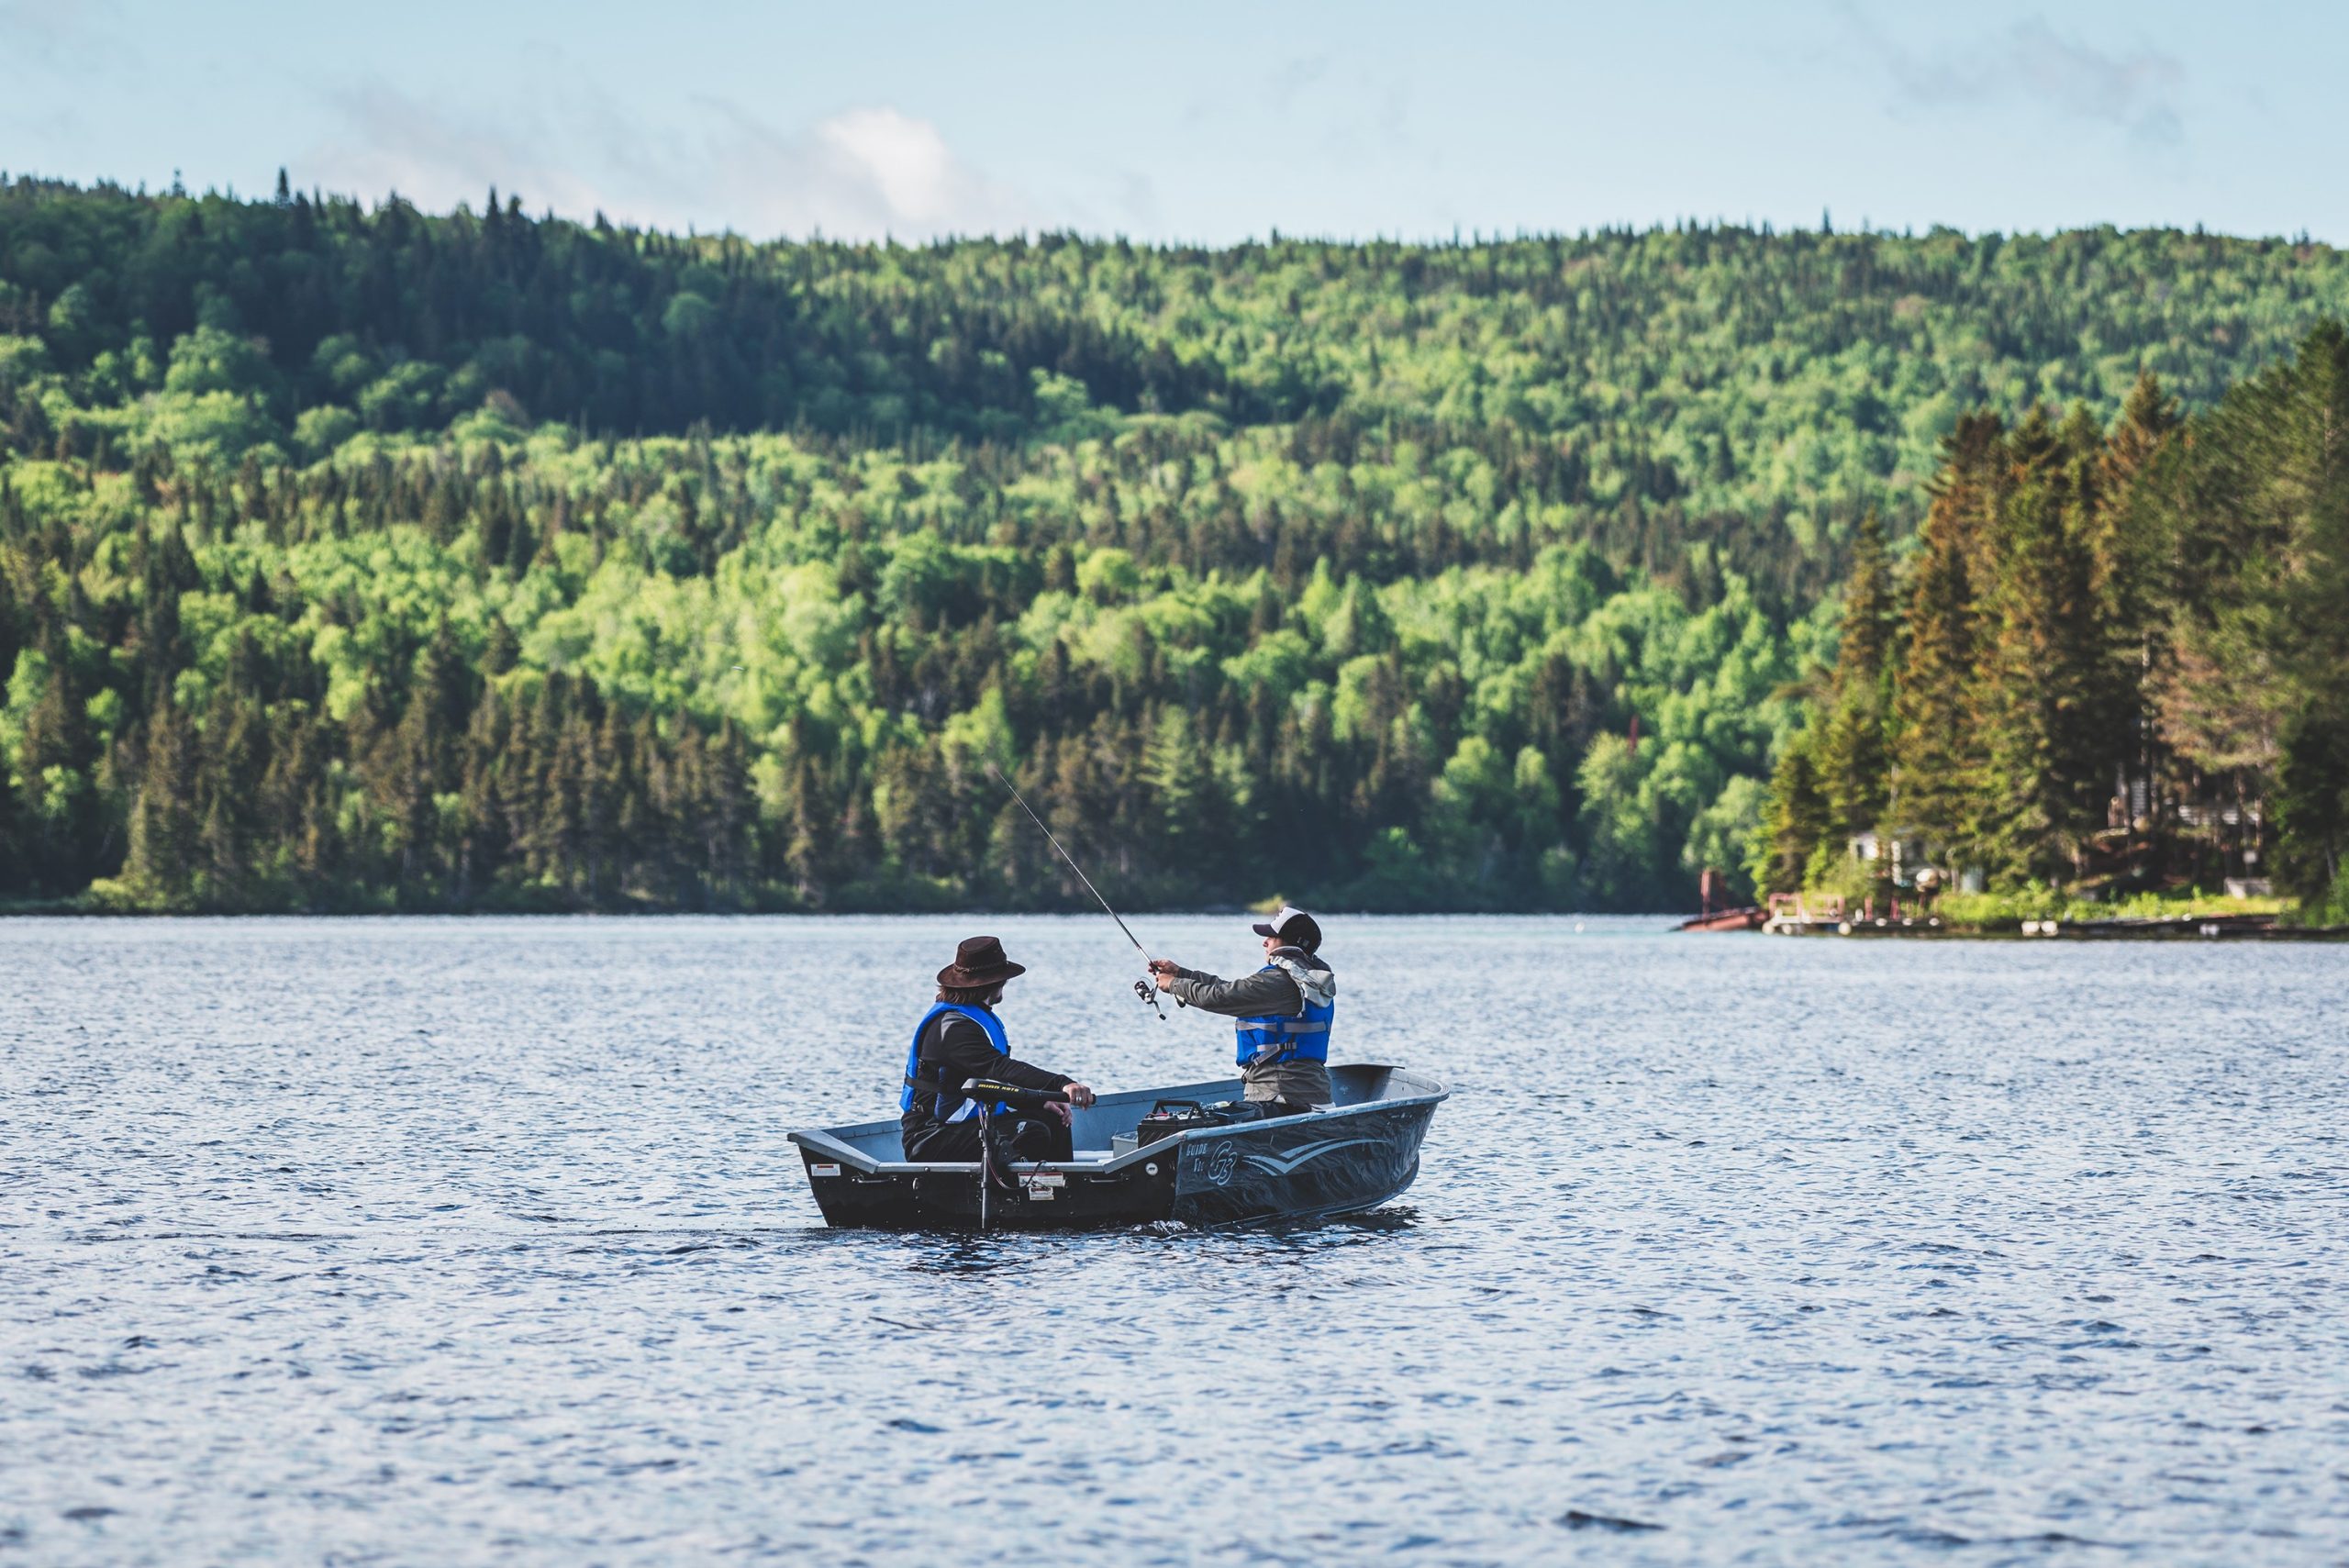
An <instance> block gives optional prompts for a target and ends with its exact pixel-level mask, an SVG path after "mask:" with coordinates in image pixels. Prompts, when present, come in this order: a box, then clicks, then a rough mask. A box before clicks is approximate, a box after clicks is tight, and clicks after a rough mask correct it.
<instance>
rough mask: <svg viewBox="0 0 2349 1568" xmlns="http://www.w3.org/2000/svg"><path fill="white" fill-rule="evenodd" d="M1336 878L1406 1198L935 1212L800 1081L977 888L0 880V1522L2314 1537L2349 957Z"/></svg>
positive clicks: (1683, 1557) (1043, 1535)
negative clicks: (172, 887)
mask: <svg viewBox="0 0 2349 1568" xmlns="http://www.w3.org/2000/svg"><path fill="white" fill-rule="evenodd" d="M1330 924H1331V932H1332V935H1331V940H1330V954H1331V957H1332V959H1333V961H1334V962H1335V963H1336V965H1337V968H1338V970H1339V973H1340V975H1341V986H1342V995H1343V998H1344V1000H1343V1004H1342V1006H1341V1013H1340V1019H1339V1026H1338V1036H1337V1041H1338V1046H1337V1055H1338V1056H1339V1057H1340V1058H1341V1059H1348V1060H1387V1061H1400V1062H1408V1063H1410V1064H1412V1065H1415V1066H1419V1067H1421V1068H1425V1069H1428V1070H1430V1071H1432V1072H1434V1073H1438V1074H1439V1075H1441V1076H1443V1077H1445V1078H1447V1079H1449V1080H1450V1081H1451V1082H1452V1083H1453V1085H1454V1087H1455V1088H1456V1090H1457V1091H1458V1093H1457V1095H1456V1096H1455V1097H1454V1098H1453V1100H1452V1101H1451V1102H1450V1103H1449V1104H1447V1105H1446V1106H1443V1107H1442V1110H1441V1111H1440V1112H1439V1113H1438V1115H1437V1118H1436V1121H1435V1125H1434V1128H1433V1129H1432V1131H1431V1135H1430V1139H1429V1143H1428V1147H1427V1151H1426V1159H1425V1163H1424V1166H1423V1168H1422V1171H1421V1173H1420V1176H1419V1183H1418V1184H1417V1185H1416V1186H1414V1187H1413V1189H1412V1190H1411V1192H1410V1193H1409V1195H1408V1197H1407V1198H1406V1199H1405V1200H1403V1201H1402V1202H1400V1203H1398V1204H1397V1206H1396V1207H1392V1208H1389V1209H1386V1210H1383V1211H1380V1212H1378V1213H1375V1214H1370V1215H1362V1216H1354V1217H1351V1218H1344V1219H1340V1220H1335V1221H1330V1222H1326V1223H1321V1224H1317V1225H1306V1226H1296V1227H1288V1228H1282V1229H1268V1230H1261V1231H1249V1232H1237V1233H1197V1232H1190V1231H1186V1230H1183V1229H1180V1228H1177V1227H1172V1226H1162V1227H1152V1228H1148V1229H1142V1230H1139V1231H1134V1232H1125V1233H1117V1232H1111V1233H1090V1234H1083V1235H1063V1236H1051V1235H1046V1236H1004V1235H996V1236H984V1237H974V1236H915V1237H906V1236H895V1235H868V1234H859V1233H853V1232H840V1231H828V1230H825V1229H822V1228H821V1227H820V1225H819V1223H818V1219H817V1216H816V1213H815V1210H814V1207H813V1205H812V1204H811V1203H810V1202H809V1201H808V1199H807V1195H806V1191H805V1184H804V1181H803V1178H802V1177H801V1175H800V1173H799V1169H798V1162H797V1159H796V1154H795V1151H793V1150H792V1149H791V1148H790V1146H789V1145H787V1144H786V1143H785V1141H784V1140H783V1138H782V1133H783V1131H784V1129H786V1128H789V1127H792V1126H796V1125H803V1124H822V1123H828V1122H841V1121H849V1120H861V1119H868V1118H873V1117H876V1116H882V1115H885V1114H887V1108H888V1106H890V1105H892V1104H894V1096H895V1088H894V1084H895V1081H896V1072H897V1068H898V1065H899V1063H900V1062H902V1060H903V1053H904V1040H905V1033H906V1029H907V1027H908V1025H909V1023H910V1021H911V1019H912V1018H914V1017H915V1016H917V1015H918V1012H919V1011H920V1008H921V1006H922V1004H923V1002H924V1001H925V999H926V996H927V991H926V990H925V986H926V984H928V978H929V976H930V973H932V972H933V971H935V969H936V968H937V967H938V965H939V963H940V962H943V955H944V954H945V953H947V952H949V951H951V950H952V941H953V939H954V938H955V937H957V936H960V935H966V934H969V929H970V928H971V925H972V923H971V922H966V921H944V920H930V919H919V920H910V919H909V920H865V919H841V920H707V921H704V920H674V921H625V920H581V921H483V922H470V923H469V922H460V921H383V922H364V921H361V922H324V921H301V920H287V921H275V920H272V921H251V922H242V923H238V922H215V921H186V922H168V923H129V922H120V923H114V922H73V921H17V922H7V923H0V976H5V984H0V1377H5V1378H6V1388H7V1396H6V1399H5V1400H0V1562H6V1561H8V1560H9V1559H10V1557H12V1556H13V1557H15V1558H16V1559H17V1560H21V1561H24V1562H41V1563H74V1562H90V1563H100V1562H105V1563H114V1562H189V1561H227V1560H237V1561H267V1560H273V1559H278V1560H290V1561H328V1560H332V1561H345V1560H348V1561H386V1562H451V1561H459V1560H479V1559H483V1558H488V1557H498V1558H503V1559H509V1560H513V1561H518V1562H583V1561H596V1562H674V1561H680V1560H692V1559H699V1558H704V1557H715V1556H718V1555H720V1554H721V1553H723V1554H728V1555H734V1556H742V1557H750V1558H758V1557H763V1556H765V1557H777V1558H783V1557H798V1556H802V1555H805V1554H808V1553H813V1552H823V1553H825V1554H827V1555H828V1556H830V1557H833V1558H839V1559H842V1560H851V1561H854V1560H865V1561H907V1562H917V1561H918V1562H936V1561H963V1560H965V1559H967V1558H968V1557H970V1556H971V1555H973V1554H974V1552H977V1551H987V1552H989V1553H993V1554H996V1555H1000V1554H1002V1553H1003V1552H1006V1551H1008V1552H1011V1553H1012V1554H1013V1555H1014V1556H1016V1557H1017V1558H1019V1559H1021V1560H1030V1559H1033V1560H1043V1561H1059V1562H1066V1561H1086V1560H1092V1559H1097V1558H1106V1557H1109V1556H1111V1555H1114V1556H1116V1557H1117V1558H1119V1559H1120V1560H1129V1561H1134V1562H1185V1561H1191V1560H1196V1559H1199V1558H1208V1559H1223V1560H1233V1561H1249V1562H1328V1561H1333V1560H1335V1561H1351V1560H1354V1559H1358V1558H1363V1557H1367V1556H1373V1555H1378V1556H1388V1555H1400V1556H1403V1557H1405V1558H1409V1559H1414V1560H1419V1559H1424V1560H1428V1561H1439V1562H1453V1561H1456V1562H1489V1561H1512V1560H1513V1561H1548V1560H1555V1559H1557V1558H1560V1557H1564V1556H1567V1555H1570V1554H1574V1553H1577V1552H1588V1553H1594V1554H1597V1555H1599V1556H1601V1557H1603V1558H1604V1559H1605V1560H1607V1561H1609V1562H1687V1561H1723V1560H1732V1559H1750V1560H1753V1561H1763V1562H1778V1561H1806V1560H1827V1561H1839V1562H1866V1561H1909V1560H1912V1559H1914V1558H1916V1557H1918V1556H1920V1555H1935V1556H1949V1557H1951V1558H1952V1559H1953V1560H1954V1561H1961V1562H2005V1561H2037V1560H2042V1559H2049V1558H2054V1559H2059V1560H2061V1559H2068V1558H2071V1557H2074V1556H2085V1557H2092V1558H2093V1559H2094V1560H2095V1561H2099V1562H2104V1561H2132V1560H2133V1561H2139V1562H2179V1561H2226V1562H2325V1561H2332V1560H2335V1559H2337V1554H2338V1551H2339V1546H2340V1542H2341V1541H2342V1540H2344V1539H2349V1501H2344V1498H2349V1486H2344V1484H2343V1477H2344V1475H2349V1327H2344V1324H2345V1323H2349V1315H2344V1314H2343V1310H2342V1307H2341V1303H2342V1301H2343V1299H2344V1287H2349V1226H2344V1224H2343V1214H2344V1212H2349V1207H2344V1203H2343V1200H2344V1198H2349V1179H2344V1170H2349V1162H2344V1154H2343V1131H2342V1129H2343V1126H2344V1123H2349V1115H2344V1113H2349V1074H2344V1072H2343V1068H2344V1065H2349V1062H2345V1061H2344V1057H2349V1049H2344V1045H2343V1030H2342V1029H2341V1027H2340V1024H2339V1019H2341V1018H2343V1017H2349V955H2344V954H2343V953H2342V952H2340V951H2338V950H2332V949H2326V948H2283V947H2275V948H2270V947H2251V948H2239V947H2224V946H2216V945H2214V946H2208V947H2205V946H2158V947H2156V946H2074V945H2070V944H2054V943H2050V944H2017V943H2007V944H1986V943H1960V942H1945V943H1938V944H1924V943H1872V944H1871V943H1858V942H1835V941H1812V942H1797V941H1782V940H1768V939H1761V938H1738V937H1714V938H1680V937H1674V936H1669V935H1664V934H1660V933H1658V932H1657V931H1655V930H1654V929H1653V928H1652V926H1649V925H1645V924H1642V923H1640V922H1620V921H1604V920H1590V921H1587V922H1586V923H1585V924H1584V925H1583V926H1582V928H1581V929H1577V925H1576V923H1575V922H1573V921H1542V920H1502V919H1422V920H1403V919H1388V920H1350V921H1343V920H1341V921H1333V922H1331V923H1330ZM985 927H986V928H987V929H994V930H996V931H997V932H998V933H999V934H1001V935H1002V936H1003V937H1004V938H1005V940H1006V942H1007V944H1008V947H1009V948H1010V950H1011V951H1012V954H1013V956H1014V957H1015V958H1018V959H1019V960H1020V961H1021V962H1026V963H1028V964H1029V965H1030V974H1029V975H1028V976H1027V977H1026V978H1025V979H1023V980H1021V981H1020V982H1019V983H1018V984H1016V985H1015V986H1014V987H1013V990H1012V995H1011V997H1010V1001H1009V1003H1008V1007H1007V1018H1008V1022H1009V1027H1010V1030H1011V1035H1012V1039H1013V1041H1014V1044H1015V1048H1016V1049H1018V1050H1019V1051H1021V1053H1022V1054H1025V1055H1028V1056H1030V1058H1031V1059H1033V1060H1039V1061H1041V1062H1045V1063H1046V1064H1048V1065H1051V1066H1053V1067H1057V1068H1060V1069H1062V1070H1064V1071H1067V1072H1070V1073H1075V1074H1077V1075H1079V1076H1081V1077H1083V1078H1085V1080H1086V1081H1087V1082H1090V1083H1093V1084H1097V1085H1100V1086H1103V1087H1109V1088H1114V1087H1141V1086H1144V1085H1147V1084H1153V1083H1165V1082H1180V1081H1185V1080H1195V1079H1197V1078H1199V1077H1203V1076H1208V1075H1209V1074H1210V1073H1212V1072H1213V1071H1215V1070H1216V1066H1217V1063H1219V1062H1222V1061H1225V1060H1228V1055H1227V1053H1228V1051H1229V1050H1230V1046H1229V1036H1228V1035H1226V1034H1219V1033H1218V1032H1217V1029H1216V1027H1215V1026H1214V1025H1213V1024H1212V1023H1211V1022H1210V1021H1209V1020H1208V1019H1206V1018H1201V1017H1198V1016H1196V1015H1178V1016H1177V1017H1176V1018H1175V1019H1174V1021H1172V1022H1170V1023H1167V1024H1164V1025H1161V1024H1158V1023H1156V1022H1154V1021H1152V1018H1151V1016H1150V1014H1149V1013H1148V1012H1146V1011H1144V1010H1142V1009H1141V1008H1139V1007H1138V1006H1136V1005H1135V1003H1134V1002H1133V999H1132V997H1131V996H1130V994H1128V993H1127V991H1126V989H1125V987H1126V986H1127V985H1128V984H1130V980H1131V975H1130V973H1128V970H1129V967H1130V965H1129V962H1128V961H1129V960H1130V959H1131V957H1132V954H1131V952H1130V950H1127V951H1124V952H1122V953H1121V952H1120V951H1119V949H1120V947H1121V946H1122V943H1121V941H1120V940H1119V939H1118V938H1117V935H1116V932H1115V931H1114V929H1110V928H1108V925H1107V923H1106V922H1102V921H1098V920H1093V921H1085V920H1053V919H1020V920H989V921H986V922H985ZM1143 935H1144V937H1145V940H1152V941H1153V942H1158V943H1163V945H1164V949H1165V951H1170V952H1172V953H1173V954H1174V955H1175V956H1176V957H1178V958H1181V959H1183V960H1184V961H1185V962H1189V963H1192V964H1194V965H1198V966H1205V967H1208V968H1211V969H1215V968H1219V969H1221V970H1223V971H1224V972H1225V973H1230V972H1232V971H1233V970H1236V969H1239V968H1241V967H1245V966H1248V965H1249V962H1250V957H1251V954H1252V950H1253V944H1252V939H1250V938H1249V936H1248V934H1247V932H1246V930H1245V929H1244V922H1242V921H1238V920H1204V919H1180V920H1152V921H1150V922H1149V923H1148V926H1147V929H1145V930H1144V931H1143ZM2090 1543H2093V1544H2090Z"/></svg>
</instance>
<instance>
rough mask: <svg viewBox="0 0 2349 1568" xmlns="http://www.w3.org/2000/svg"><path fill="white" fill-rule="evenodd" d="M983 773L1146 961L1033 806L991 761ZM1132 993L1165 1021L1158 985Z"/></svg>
mask: <svg viewBox="0 0 2349 1568" xmlns="http://www.w3.org/2000/svg"><path fill="white" fill-rule="evenodd" d="M987 776H988V777H989V778H991V779H993V780H995V782H996V783H997V784H1001V785H1002V786H1003V787H1004V790H1005V793H1007V794H1008V795H1010V796H1011V798H1012V799H1013V800H1014V801H1016V802H1018V804H1019V809H1020V810H1022V811H1024V812H1026V813H1027V814H1028V820H1029V821H1030V822H1033V823H1034V824H1035V825H1036V830H1037V831H1038V832H1040V833H1041V834H1042V835H1043V836H1044V841H1045V842H1046V843H1048V844H1050V845H1052V848H1053V849H1055V850H1059V851H1060V857H1061V859H1063V860H1064V861H1066V862H1068V869H1069V870H1071V871H1073V872H1074V873H1076V880H1077V881H1079V882H1081V883H1083V884H1085V892H1087V893H1090V894H1091V895H1093V902H1095V903H1096V904H1098V905H1099V906H1101V912H1102V913H1103V914H1105V915H1107V916H1108V917H1109V918H1111V919H1112V920H1117V921H1118V929H1119V930H1121V931H1124V932H1125V933H1126V940H1128V941H1130V942H1131V943H1133V944H1134V951H1136V952H1138V953H1140V954H1141V961H1142V962H1143V963H1145V964H1147V963H1148V962H1150V950H1149V949H1148V948H1146V947H1144V946H1142V945H1141V938H1140V937H1137V936H1135V935H1134V934H1133V931H1132V930H1131V929H1130V928H1129V927H1128V926H1127V925H1126V923H1125V921H1123V920H1121V919H1119V918H1118V912H1117V911H1116V910H1115V909H1112V908H1110V907H1109V901H1108V899H1106V898H1104V897H1102V896H1101V890H1100V889H1099V888H1097V887H1096V886H1094V885H1093V879H1092V878H1091V877H1089V876H1087V875H1085V868H1084V867H1083V866H1081V865H1079V864H1077V863H1076V857H1075V856H1074V855H1072V854H1070V853H1069V852H1068V851H1066V850H1065V849H1062V848H1061V841H1060V840H1058V839H1056V838H1054V837H1053V836H1052V829H1051V828H1047V827H1045V826H1044V819H1043V818H1042V817H1039V816H1037V815H1036V808H1035V807H1034V806H1030V805H1029V804H1028V803H1027V802H1026V801H1025V800H1022V799H1020V796H1019V791H1018V790H1016V789H1013V788H1012V787H1011V781H1010V780H1009V779H1008V778H1005V777H1004V776H1003V773H1002V772H1001V771H1000V770H999V769H997V768H996V765H995V764H994V763H993V762H989V763H988V764H987ZM1134 995H1137V996H1139V997H1141V999H1142V1000H1143V1001H1145V1002H1147V1003H1149V1004H1150V1010H1151V1011H1152V1012H1153V1013H1156V1014H1157V1015H1158V1021H1159V1022H1160V1023H1162V1024H1163V1023H1164V1022H1165V1021H1166V1009H1165V1008H1164V1007H1163V1006H1159V1003H1158V988H1157V986H1156V985H1154V984H1152V983H1151V982H1150V981H1147V980H1137V981H1135V982H1134ZM1182 1005H1183V999H1182V998H1181V997H1179V996H1178V997H1176V998H1175V1006H1178V1007H1179V1006H1182Z"/></svg>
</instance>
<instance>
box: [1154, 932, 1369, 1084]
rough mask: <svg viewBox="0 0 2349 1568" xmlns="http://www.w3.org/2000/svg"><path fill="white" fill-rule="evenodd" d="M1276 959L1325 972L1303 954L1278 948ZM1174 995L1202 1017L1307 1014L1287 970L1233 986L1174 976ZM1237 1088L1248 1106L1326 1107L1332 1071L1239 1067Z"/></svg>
mask: <svg viewBox="0 0 2349 1568" xmlns="http://www.w3.org/2000/svg"><path fill="white" fill-rule="evenodd" d="M1275 951H1276V954H1277V956H1279V957H1281V958H1286V959H1288V960H1291V961H1292V962H1297V963H1299V964H1302V965H1304V966H1305V967H1306V968H1307V969H1320V970H1326V969H1328V968H1329V967H1330V966H1329V965H1328V964H1327V963H1325V962H1322V961H1321V960H1320V959H1319V958H1316V957H1315V956H1314V955H1313V954H1311V953H1309V952H1307V951H1305V950H1304V949H1303V948H1280V949H1277V950H1275ZM1174 994H1175V996H1176V997H1178V998H1179V999H1181V1000H1182V1001H1184V1002H1187V1003H1188V1004H1190V1005H1191V1006H1194V1007H1197V1008H1198V1009H1199V1010H1200V1011H1201V1012H1204V1013H1220V1014H1222V1015H1223V1016H1224V1017H1226V1018H1295V1017H1297V1015H1298V1014H1299V1013H1302V1012H1303V1011H1305V998H1304V997H1302V996H1300V995H1297V982H1296V981H1294V980H1291V979H1290V978H1289V977H1288V973H1287V972H1286V971H1285V970H1280V969H1275V968H1272V967H1271V966H1269V965H1267V966H1266V967H1265V968H1263V969H1260V970H1258V971H1257V972H1256V973H1253V974H1243V975H1241V977H1240V978H1239V979H1237V980H1224V979H1219V978H1218V977H1217V976H1215V975H1212V974H1208V973H1202V972H1200V971H1198V970H1196V969H1180V970H1177V971H1175V985H1174ZM1240 1078H1241V1083H1242V1084H1245V1085H1246V1086H1247V1095H1248V1097H1249V1098H1250V1099H1252V1100H1286V1101H1288V1102H1289V1103H1291V1104H1292V1105H1300V1106H1326V1105H1328V1104H1329V1103H1330V1097H1331V1095H1330V1070H1329V1068H1328V1067H1326V1066H1325V1065H1323V1064H1322V1063H1321V1062H1267V1063H1265V1064H1264V1066H1262V1067H1243V1068H1241V1070H1240Z"/></svg>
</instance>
